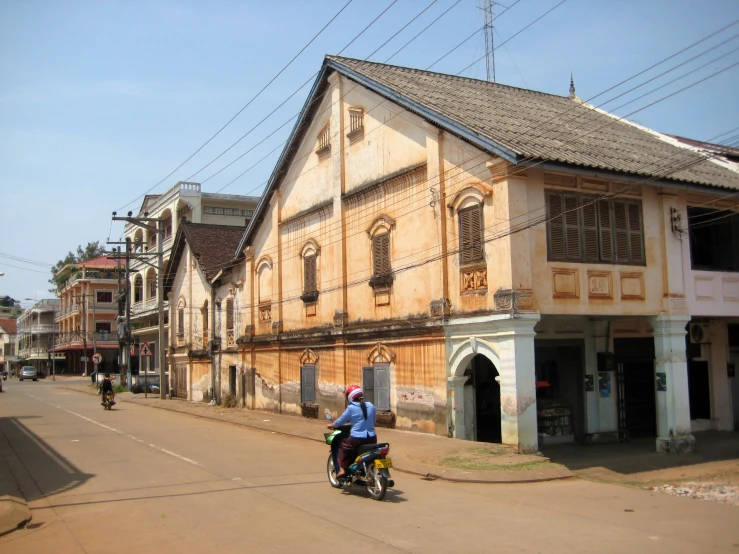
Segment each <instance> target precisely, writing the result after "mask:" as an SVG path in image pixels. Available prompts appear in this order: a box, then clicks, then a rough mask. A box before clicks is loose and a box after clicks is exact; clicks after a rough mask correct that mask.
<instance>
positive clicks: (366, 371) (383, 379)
mask: <svg viewBox="0 0 739 554" xmlns="http://www.w3.org/2000/svg"><path fill="white" fill-rule="evenodd" d="M379 383H382V385H381V386H379V387H378V384H379ZM385 385H386V386H385ZM390 388H391V380H390V363H389V362H375V363H374V364H372V365H370V366H364V367H362V390H363V391H364V399H365V400H366V401H368V402H371V403H372V404H373V405H374V406H375V409H376V410H377V411H378V412H389V411H390V408H391V402H390ZM377 391H382V392H383V393H384V394H382V395H381V398H378V394H377Z"/></svg>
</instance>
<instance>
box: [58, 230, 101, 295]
mask: <svg viewBox="0 0 739 554" xmlns="http://www.w3.org/2000/svg"><path fill="white" fill-rule="evenodd" d="M104 254H105V246H103V245H101V244H100V241H97V240H96V241H95V242H88V243H87V246H85V247H84V248H83V247H82V245H79V246H78V247H77V252H76V253H74V252H68V253H67V255H66V256H65V257H64V258H62V259H61V260H59V261H58V262H57V263H56V264H54V266H53V267H52V268H51V279H49V283H51V284H52V285H54V288H52V289H49V292H54V293H55V292H56V291H58V290H59V289H61V288H63V287H64V285H65V284H66V282H67V280H68V279H69V275H70V272H66V273H65V274H64V275H57V274H58V273H59V271H60V270H61V269H62V268H63V267H64V266H66V265H74V264H78V263H80V262H84V261H87V260H91V259H93V258H98V257H100V256H103V255H104Z"/></svg>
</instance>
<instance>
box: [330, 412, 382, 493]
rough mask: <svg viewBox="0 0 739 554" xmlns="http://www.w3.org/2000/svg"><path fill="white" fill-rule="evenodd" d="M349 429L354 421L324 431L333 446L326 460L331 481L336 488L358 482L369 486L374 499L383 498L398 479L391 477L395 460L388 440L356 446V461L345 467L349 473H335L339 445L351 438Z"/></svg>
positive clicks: (360, 484) (363, 485)
mask: <svg viewBox="0 0 739 554" xmlns="http://www.w3.org/2000/svg"><path fill="white" fill-rule="evenodd" d="M326 419H329V420H330V419H332V418H331V414H326ZM350 431H351V425H341V426H340V427H338V428H336V429H335V430H334V431H332V432H331V433H324V434H323V436H324V437H325V438H326V444H328V445H329V446H330V447H331V448H330V451H329V455H328V461H327V462H326V473H327V474H328V482H329V483H330V484H331V486H332V487H334V488H335V489H340V488H342V487H343V486H344V485H348V486H351V485H354V484H357V485H359V486H362V487H366V488H367V492H368V493H369V494H370V496H371V497H372V498H373V499H375V500H382V499H383V498H385V493H387V489H388V488H392V487H394V486H395V482H394V481H393V480H392V479H391V478H390V468H391V467H393V461H392V460H391V459H390V458H388V457H387V454H388V452H389V451H390V445H389V444H388V443H381V444H364V445H362V446H360V447H359V448H358V449H357V452H356V455H357V457H356V459H355V460H354V463H353V464H352V465H351V466H349V467H348V468H347V470H346V475H343V476H342V477H341V478H339V477H337V476H336V474H337V470H336V468H338V467H339V447H340V446H341V443H342V442H343V441H344V440H345V439H347V438H349V433H350Z"/></svg>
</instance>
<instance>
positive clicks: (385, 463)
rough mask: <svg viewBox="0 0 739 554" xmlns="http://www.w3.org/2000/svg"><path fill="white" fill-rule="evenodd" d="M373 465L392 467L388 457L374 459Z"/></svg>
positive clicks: (380, 467)
mask: <svg viewBox="0 0 739 554" xmlns="http://www.w3.org/2000/svg"><path fill="white" fill-rule="evenodd" d="M375 467H376V468H377V469H390V468H391V467H393V461H392V460H391V459H390V458H385V459H384V460H375Z"/></svg>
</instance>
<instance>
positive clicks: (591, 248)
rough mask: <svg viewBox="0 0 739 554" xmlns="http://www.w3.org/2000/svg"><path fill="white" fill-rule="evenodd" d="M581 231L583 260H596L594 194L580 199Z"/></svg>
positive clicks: (596, 221) (596, 231)
mask: <svg viewBox="0 0 739 554" xmlns="http://www.w3.org/2000/svg"><path fill="white" fill-rule="evenodd" d="M582 233H583V235H582V236H583V246H584V250H585V261H588V262H597V261H598V260H599V259H600V258H599V256H598V206H597V202H596V199H595V196H584V197H583V199H582Z"/></svg>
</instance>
